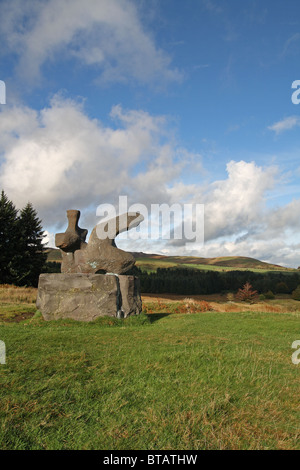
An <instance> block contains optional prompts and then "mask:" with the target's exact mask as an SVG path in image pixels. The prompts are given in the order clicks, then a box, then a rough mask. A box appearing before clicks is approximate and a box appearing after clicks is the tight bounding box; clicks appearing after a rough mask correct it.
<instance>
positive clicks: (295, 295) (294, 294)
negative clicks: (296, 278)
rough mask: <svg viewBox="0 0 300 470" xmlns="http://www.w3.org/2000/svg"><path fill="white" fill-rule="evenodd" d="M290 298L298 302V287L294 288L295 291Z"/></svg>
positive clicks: (299, 298) (299, 289)
mask: <svg viewBox="0 0 300 470" xmlns="http://www.w3.org/2000/svg"><path fill="white" fill-rule="evenodd" d="M292 298H293V299H294V300H300V286H298V287H296V289H295V290H293V292H292Z"/></svg>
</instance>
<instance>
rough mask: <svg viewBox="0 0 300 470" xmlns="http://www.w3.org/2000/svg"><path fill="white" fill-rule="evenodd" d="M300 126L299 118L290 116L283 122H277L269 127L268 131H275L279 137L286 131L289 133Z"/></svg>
mask: <svg viewBox="0 0 300 470" xmlns="http://www.w3.org/2000/svg"><path fill="white" fill-rule="evenodd" d="M299 125H300V118H299V116H289V117H286V118H284V119H282V120H281V121H278V122H275V124H272V126H268V129H269V130H271V131H274V132H275V133H276V134H277V135H278V134H281V133H282V132H284V131H288V130H290V129H293V128H294V127H297V126H299Z"/></svg>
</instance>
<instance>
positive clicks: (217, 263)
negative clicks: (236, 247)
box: [133, 252, 295, 272]
mask: <svg viewBox="0 0 300 470" xmlns="http://www.w3.org/2000/svg"><path fill="white" fill-rule="evenodd" d="M133 255H134V257H135V258H136V265H137V266H138V267H139V268H141V269H145V270H153V271H154V270H156V269H157V268H163V267H176V266H181V267H190V268H197V269H203V270H210V271H211V270H214V271H230V270H231V271H232V270H243V271H244V270H250V271H288V272H293V271H295V270H294V269H292V268H286V267H283V266H280V265H277V264H271V263H266V262H264V261H260V260H257V259H255V258H249V257H246V256H226V257H225V256H223V257H222V256H221V257H218V258H200V257H195V256H164V255H156V254H147V253H136V252H135V253H133Z"/></svg>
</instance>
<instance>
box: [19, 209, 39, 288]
mask: <svg viewBox="0 0 300 470" xmlns="http://www.w3.org/2000/svg"><path fill="white" fill-rule="evenodd" d="M17 225H18V233H19V237H20V238H19V250H18V259H17V258H15V260H14V266H15V267H16V272H15V275H16V278H17V284H19V285H28V286H36V285H37V283H38V277H39V275H40V273H41V271H42V269H43V266H44V264H45V262H46V258H47V255H46V254H45V250H44V245H43V238H44V237H45V235H44V231H43V228H42V224H41V220H40V219H39V218H38V215H37V212H36V210H35V209H34V208H33V206H32V204H31V203H28V204H27V205H26V206H25V207H24V209H22V210H21V213H20V216H19V218H18V223H17Z"/></svg>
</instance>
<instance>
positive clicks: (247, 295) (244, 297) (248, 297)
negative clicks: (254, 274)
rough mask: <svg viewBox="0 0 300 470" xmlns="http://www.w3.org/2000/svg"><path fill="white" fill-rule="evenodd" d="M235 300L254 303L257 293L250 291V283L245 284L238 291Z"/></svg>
mask: <svg viewBox="0 0 300 470" xmlns="http://www.w3.org/2000/svg"><path fill="white" fill-rule="evenodd" d="M236 298H237V299H238V300H241V301H242V302H254V301H255V300H256V299H257V291H256V290H252V286H251V284H250V282H246V284H244V285H243V288H242V289H239V290H238V293H237V294H236Z"/></svg>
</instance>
